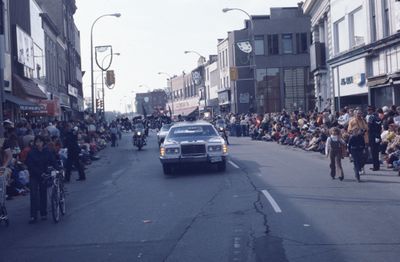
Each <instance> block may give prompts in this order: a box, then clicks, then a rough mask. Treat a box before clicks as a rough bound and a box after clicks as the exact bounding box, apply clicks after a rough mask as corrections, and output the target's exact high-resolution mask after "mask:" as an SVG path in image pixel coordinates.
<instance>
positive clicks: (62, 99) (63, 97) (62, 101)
mask: <svg viewBox="0 0 400 262" xmlns="http://www.w3.org/2000/svg"><path fill="white" fill-rule="evenodd" d="M60 104H61V105H63V106H68V107H69V106H70V103H69V96H67V95H66V94H61V95H60Z"/></svg>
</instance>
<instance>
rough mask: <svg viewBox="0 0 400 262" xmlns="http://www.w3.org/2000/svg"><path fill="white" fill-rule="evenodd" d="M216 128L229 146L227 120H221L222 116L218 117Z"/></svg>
mask: <svg viewBox="0 0 400 262" xmlns="http://www.w3.org/2000/svg"><path fill="white" fill-rule="evenodd" d="M215 127H216V128H217V130H218V132H219V133H221V135H222V137H223V138H224V139H225V141H226V143H227V144H228V145H229V140H228V135H227V133H226V123H225V120H224V119H222V118H221V116H217V120H216V121H215Z"/></svg>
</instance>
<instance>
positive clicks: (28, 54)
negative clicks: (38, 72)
mask: <svg viewBox="0 0 400 262" xmlns="http://www.w3.org/2000/svg"><path fill="white" fill-rule="evenodd" d="M16 34H17V50H18V54H17V56H18V62H19V63H21V64H23V65H24V66H26V67H28V68H30V69H35V63H34V59H33V55H34V54H33V40H32V38H31V37H30V35H28V34H27V33H25V31H24V30H22V29H21V28H20V27H19V26H16Z"/></svg>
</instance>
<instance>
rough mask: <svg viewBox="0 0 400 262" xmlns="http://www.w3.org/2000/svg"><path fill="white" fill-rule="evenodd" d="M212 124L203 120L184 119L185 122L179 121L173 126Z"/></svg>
mask: <svg viewBox="0 0 400 262" xmlns="http://www.w3.org/2000/svg"><path fill="white" fill-rule="evenodd" d="M205 125H207V126H212V125H211V124H210V123H209V122H207V121H203V120H197V121H184V122H177V123H175V124H174V125H173V126H172V127H171V128H175V127H181V126H205Z"/></svg>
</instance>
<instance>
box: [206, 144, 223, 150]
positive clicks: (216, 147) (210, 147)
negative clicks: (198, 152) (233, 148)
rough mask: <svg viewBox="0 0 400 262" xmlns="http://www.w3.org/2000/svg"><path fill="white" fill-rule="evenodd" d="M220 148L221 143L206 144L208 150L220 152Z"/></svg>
mask: <svg viewBox="0 0 400 262" xmlns="http://www.w3.org/2000/svg"><path fill="white" fill-rule="evenodd" d="M221 150H222V146H221V145H217V146H208V152H220V151H221Z"/></svg>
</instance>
